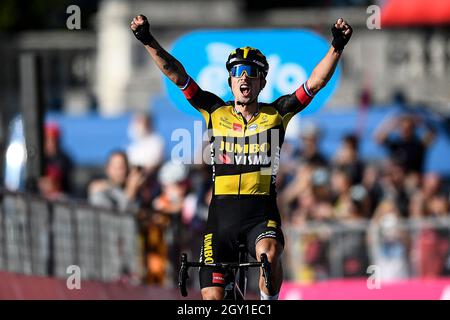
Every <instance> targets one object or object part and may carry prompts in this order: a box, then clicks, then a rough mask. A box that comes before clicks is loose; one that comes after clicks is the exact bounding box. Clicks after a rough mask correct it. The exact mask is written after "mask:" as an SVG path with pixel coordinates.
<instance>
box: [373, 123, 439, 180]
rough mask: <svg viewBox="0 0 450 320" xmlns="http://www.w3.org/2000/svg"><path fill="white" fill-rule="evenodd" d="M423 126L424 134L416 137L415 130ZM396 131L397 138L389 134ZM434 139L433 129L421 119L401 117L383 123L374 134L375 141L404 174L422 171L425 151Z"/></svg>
mask: <svg viewBox="0 0 450 320" xmlns="http://www.w3.org/2000/svg"><path fill="white" fill-rule="evenodd" d="M419 124H423V126H424V128H425V134H424V135H423V137H418V135H417V132H416V128H417V126H418V125H419ZM395 131H398V133H399V135H398V137H396V138H394V137H392V136H391V133H393V132H395ZM434 138H435V132H434V129H432V128H431V126H430V125H429V124H428V123H426V122H425V121H423V120H422V119H421V118H419V117H417V116H412V115H403V116H398V117H394V118H391V119H389V120H388V121H386V122H383V123H382V124H381V125H380V127H379V128H378V129H377V132H376V134H375V139H376V141H377V142H378V143H379V144H381V145H383V146H384V147H385V148H386V149H387V150H388V152H389V156H390V158H391V159H392V160H393V161H395V162H396V163H398V164H399V165H401V166H403V167H404V168H405V171H406V173H410V172H419V173H422V172H423V169H424V161H425V158H426V151H427V149H428V148H429V147H430V146H431V144H432V142H433V141H434Z"/></svg>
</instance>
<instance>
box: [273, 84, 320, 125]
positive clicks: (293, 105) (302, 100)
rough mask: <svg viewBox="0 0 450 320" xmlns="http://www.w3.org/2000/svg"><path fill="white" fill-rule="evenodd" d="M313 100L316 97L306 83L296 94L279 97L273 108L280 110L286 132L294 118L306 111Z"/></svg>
mask: <svg viewBox="0 0 450 320" xmlns="http://www.w3.org/2000/svg"><path fill="white" fill-rule="evenodd" d="M313 98H314V95H313V94H312V92H311V91H310V90H309V88H308V86H307V84H306V82H305V83H304V84H302V85H301V86H300V87H299V88H298V89H297V90H295V92H294V93H292V94H287V95H284V96H282V97H279V98H278V99H277V100H275V101H274V102H273V103H272V106H273V107H275V108H276V109H277V110H278V113H279V114H280V115H281V116H282V118H283V127H284V129H285V130H286V128H287V125H288V123H289V121H290V120H291V119H292V117H293V116H294V115H296V114H297V113H299V112H300V111H302V110H303V109H305V108H306V107H307V106H308V104H309V103H310V102H311V100H312V99H313Z"/></svg>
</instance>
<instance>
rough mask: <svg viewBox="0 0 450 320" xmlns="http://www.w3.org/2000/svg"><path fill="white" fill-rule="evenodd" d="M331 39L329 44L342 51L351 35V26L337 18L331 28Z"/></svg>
mask: <svg viewBox="0 0 450 320" xmlns="http://www.w3.org/2000/svg"><path fill="white" fill-rule="evenodd" d="M331 33H332V34H333V41H332V42H331V45H332V46H333V47H334V48H335V49H336V50H338V51H342V50H343V49H344V47H345V45H346V44H347V42H348V40H350V37H351V36H352V33H353V29H352V27H351V26H350V25H349V24H348V23H347V22H346V21H345V20H344V19H342V18H339V19H338V20H337V21H336V23H335V24H334V25H333V27H332V28H331Z"/></svg>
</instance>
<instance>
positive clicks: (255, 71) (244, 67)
mask: <svg viewBox="0 0 450 320" xmlns="http://www.w3.org/2000/svg"><path fill="white" fill-rule="evenodd" d="M244 73H245V74H246V75H247V77H249V78H258V77H259V76H260V75H261V73H262V72H261V71H260V69H259V68H258V67H256V66H252V65H248V64H238V65H235V66H233V67H232V68H231V70H230V76H232V77H235V78H240V77H242V76H243V75H244Z"/></svg>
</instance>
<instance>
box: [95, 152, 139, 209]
mask: <svg viewBox="0 0 450 320" xmlns="http://www.w3.org/2000/svg"><path fill="white" fill-rule="evenodd" d="M105 173H106V178H105V179H100V180H95V181H93V182H91V184H90V185H89V187H88V197H89V202H90V203H91V204H93V205H96V206H101V207H104V208H109V209H114V210H121V211H125V210H132V211H135V210H137V208H138V205H137V199H136V196H137V193H138V190H139V188H140V187H141V186H142V184H143V182H144V180H145V174H144V173H143V172H142V171H141V170H139V169H138V168H134V169H132V170H131V171H130V170H129V167H128V158H127V155H126V154H125V153H124V152H122V151H114V152H112V153H111V154H110V156H109V158H108V161H107V163H106V168H105Z"/></svg>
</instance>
